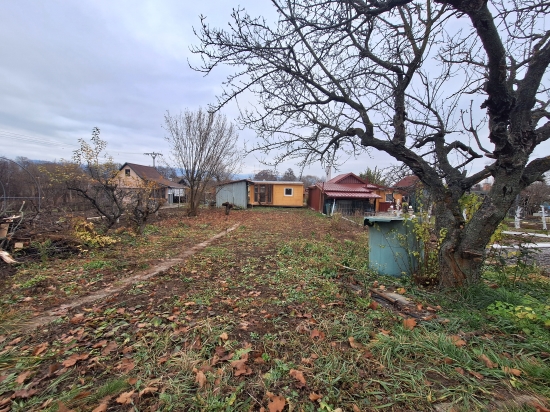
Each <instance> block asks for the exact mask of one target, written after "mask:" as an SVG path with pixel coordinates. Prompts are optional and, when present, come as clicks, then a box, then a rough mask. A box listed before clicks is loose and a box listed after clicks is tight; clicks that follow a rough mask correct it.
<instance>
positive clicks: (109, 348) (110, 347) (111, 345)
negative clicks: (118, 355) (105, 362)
mask: <svg viewBox="0 0 550 412" xmlns="http://www.w3.org/2000/svg"><path fill="white" fill-rule="evenodd" d="M117 347H118V344H117V343H116V342H115V341H111V342H109V343H108V344H107V346H105V347H104V348H103V350H102V351H101V354H102V355H103V356H107V355H108V354H109V353H111V352H112V351H114V350H115V349H116V348H117Z"/></svg>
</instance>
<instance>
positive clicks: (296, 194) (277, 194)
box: [248, 184, 304, 207]
mask: <svg viewBox="0 0 550 412" xmlns="http://www.w3.org/2000/svg"><path fill="white" fill-rule="evenodd" d="M289 187H291V188H292V189H293V190H292V196H285V188H289ZM248 201H249V203H250V204H251V205H259V203H257V202H254V184H251V185H250V186H248ZM272 202H273V203H271V204H270V205H267V206H293V207H302V206H303V205H304V185H301V184H300V185H294V184H274V185H273V198H272Z"/></svg>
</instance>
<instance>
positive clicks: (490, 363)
mask: <svg viewBox="0 0 550 412" xmlns="http://www.w3.org/2000/svg"><path fill="white" fill-rule="evenodd" d="M478 359H479V360H480V361H482V362H483V363H484V364H485V366H487V367H488V368H489V369H493V368H496V367H497V366H498V364H496V363H494V362H493V361H491V359H489V358H488V357H487V356H486V355H479V356H478Z"/></svg>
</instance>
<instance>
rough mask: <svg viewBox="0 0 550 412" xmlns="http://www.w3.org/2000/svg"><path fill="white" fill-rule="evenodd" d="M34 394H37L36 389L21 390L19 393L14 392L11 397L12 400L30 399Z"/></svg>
mask: <svg viewBox="0 0 550 412" xmlns="http://www.w3.org/2000/svg"><path fill="white" fill-rule="evenodd" d="M36 392H38V391H37V390H36V389H21V390H20V391H15V392H14V393H13V395H11V397H12V399H18V398H23V399H25V398H30V397H31V396H33V395H34V394H35V393H36Z"/></svg>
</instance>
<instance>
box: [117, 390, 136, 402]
mask: <svg viewBox="0 0 550 412" xmlns="http://www.w3.org/2000/svg"><path fill="white" fill-rule="evenodd" d="M133 396H134V391H130V392H123V393H121V394H120V396H119V397H118V398H116V401H117V403H121V404H123V405H126V404H129V403H132V397H133Z"/></svg>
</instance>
